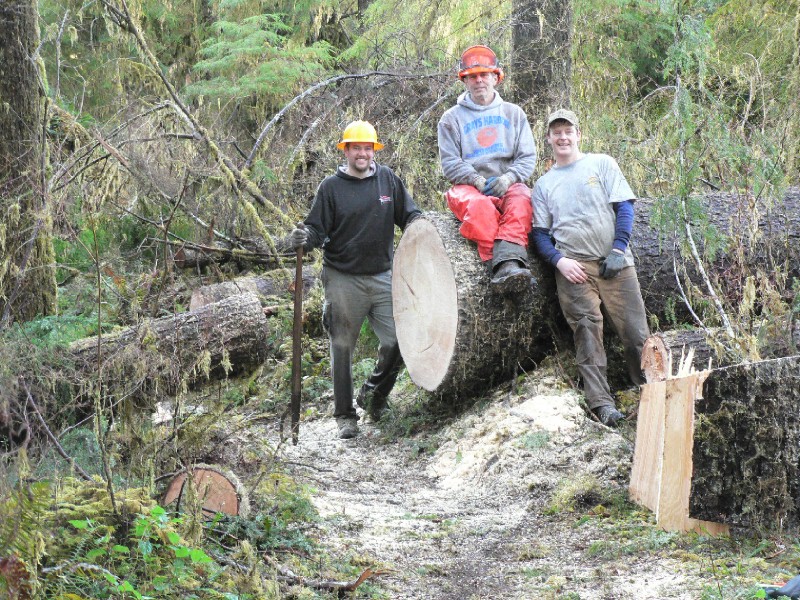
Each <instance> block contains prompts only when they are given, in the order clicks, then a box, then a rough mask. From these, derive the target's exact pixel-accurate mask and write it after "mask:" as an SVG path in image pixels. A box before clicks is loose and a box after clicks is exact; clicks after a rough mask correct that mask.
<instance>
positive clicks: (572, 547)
mask: <svg viewBox="0 0 800 600" xmlns="http://www.w3.org/2000/svg"><path fill="white" fill-rule="evenodd" d="M557 389H558V382H557V380H555V379H548V378H547V377H543V378H539V379H537V378H535V377H534V378H529V379H528V381H527V383H525V384H524V385H523V387H522V389H521V390H519V392H520V393H519V394H518V395H515V396H513V397H512V398H508V397H507V395H503V396H500V395H499V394H498V398H497V399H496V401H494V402H491V403H490V404H489V405H488V407H486V408H484V409H481V410H479V409H476V410H473V411H471V412H469V413H467V414H465V415H464V416H462V417H461V418H460V419H458V420H457V421H456V422H454V423H451V424H449V425H448V426H447V427H446V428H445V429H443V430H442V431H440V432H439V433H438V434H437V438H436V440H431V439H409V438H397V439H394V440H390V441H388V442H387V441H386V439H385V436H381V432H380V429H379V427H380V426H379V425H374V424H371V423H369V422H368V421H367V420H366V419H364V418H362V420H361V421H360V427H361V434H360V435H359V436H358V437H357V438H355V439H353V440H347V441H342V440H339V439H337V437H336V425H335V422H334V420H333V419H332V418H331V417H330V416H325V417H319V418H316V419H313V420H306V421H303V423H302V426H301V439H300V444H299V445H298V446H296V447H292V446H288V447H285V451H284V459H285V460H286V461H287V462H288V464H289V465H290V468H291V469H292V470H293V471H294V475H295V476H296V477H297V478H298V479H300V480H306V481H309V482H310V483H312V484H313V485H314V486H315V487H316V488H317V490H318V492H317V494H315V496H314V499H313V502H314V504H315V506H316V508H317V510H318V511H319V513H320V515H322V517H323V519H324V523H323V525H322V539H321V542H322V543H323V544H325V545H326V546H327V547H328V548H330V551H331V552H333V553H340V554H344V553H351V554H353V555H356V556H358V557H359V560H360V561H362V562H363V563H364V566H365V567H366V566H373V567H382V568H386V569H390V570H391V572H390V573H389V574H386V575H381V576H380V582H381V585H382V586H383V588H384V589H386V590H387V593H388V597H390V598H397V599H404V600H412V599H427V600H429V599H438V600H450V599H452V600H457V599H458V600H466V599H478V598H492V599H506V598H507V599H519V600H521V599H531V598H572V599H577V598H580V599H581V600H593V599H611V598H621V599H622V598H624V599H633V598H635V599H639V600H641V599H648V598H652V599H656V598H659V599H661V598H684V599H696V598H700V597H701V592H700V590H701V589H702V587H703V585H704V584H708V580H707V579H705V578H704V577H703V576H702V574H700V573H691V574H690V573H684V572H682V571H683V570H684V569H685V568H684V567H682V566H681V563H680V562H679V561H678V560H675V559H672V558H670V557H669V556H666V554H668V553H664V552H663V549H661V550H659V548H660V546H659V545H658V544H653V545H654V546H655V547H656V549H654V550H652V551H648V550H647V549H646V546H647V542H645V541H642V540H639V541H638V542H636V541H635V540H632V541H631V544H632V549H631V550H630V551H623V552H621V548H620V546H619V545H620V544H623V543H624V540H623V538H624V534H623V535H620V534H621V533H622V532H619V531H617V530H616V527H617V526H616V525H615V523H614V521H613V520H612V519H611V512H610V508H609V507H608V506H605V505H604V504H603V503H604V502H606V501H608V498H609V495H613V494H616V496H617V497H623V496H624V494H625V489H626V488H627V477H628V474H629V470H630V460H631V452H632V447H631V442H630V440H627V439H626V437H631V436H632V425H626V426H627V428H628V431H627V434H626V431H625V429H623V432H622V434H620V433H618V432H615V431H612V430H609V429H607V428H605V427H603V426H601V425H599V424H597V423H595V422H592V421H590V420H588V419H587V418H586V416H585V414H584V412H583V411H582V410H581V408H580V407H579V405H578V399H577V396H576V394H575V392H573V391H572V390H562V391H555V392H553V391H552V390H557ZM400 410H402V407H401V408H400ZM389 418H392V417H391V416H389ZM435 442H438V447H437V448H436V449H435V451H433V452H432V453H431V452H422V453H421V452H420V447H423V448H426V447H428V446H429V445H431V444H432V443H435ZM309 465H313V468H311V467H309ZM592 481H594V482H595V483H594V485H592V484H591V483H590V482H592ZM570 483H572V484H573V485H574V488H575V489H577V490H579V491H578V492H573V493H572V495H570V494H569V493H562V490H564V489H566V486H567V485H568V484H570ZM559 496H563V497H564V498H565V499H564V500H563V501H562V503H561V504H557V503H555V499H556V498H558V497H559ZM554 507H555V508H554ZM642 520H643V526H644V527H645V529H649V533H648V535H651V536H653V538H654V539H658V538H659V536H666V535H668V534H664V533H663V532H660V531H658V530H657V529H656V528H655V526H654V525H653V523H652V521H653V520H652V516H650V515H648V514H647V511H643V513H642ZM639 535H641V534H639ZM637 544H638V545H637ZM633 548H635V552H634V550H633ZM695 569H696V567H695Z"/></svg>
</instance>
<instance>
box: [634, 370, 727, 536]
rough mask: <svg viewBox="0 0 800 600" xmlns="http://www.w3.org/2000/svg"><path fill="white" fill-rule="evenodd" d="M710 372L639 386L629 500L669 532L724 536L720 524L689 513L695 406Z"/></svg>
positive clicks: (724, 526) (725, 526)
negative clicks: (651, 515)
mask: <svg viewBox="0 0 800 600" xmlns="http://www.w3.org/2000/svg"><path fill="white" fill-rule="evenodd" d="M708 374H709V371H702V372H699V373H692V374H691V375H687V376H684V377H680V378H671V379H668V380H665V381H657V382H654V383H648V384H646V385H644V386H642V401H641V403H640V408H639V416H638V419H639V420H638V422H637V428H636V445H635V449H634V459H633V468H632V470H631V483H630V487H629V493H630V496H631V500H633V501H634V502H636V503H638V504H641V505H642V506H645V507H647V508H649V509H651V510H653V511H654V512H655V513H656V522H657V524H658V526H659V527H662V528H663V529H665V530H667V531H697V532H704V533H708V534H712V535H718V534H724V533H727V532H728V526H727V525H726V524H724V523H714V522H707V521H702V520H698V519H694V518H692V517H690V515H689V497H690V493H691V475H692V441H693V435H694V402H695V399H696V398H697V397H698V396H699V394H700V393H701V391H702V386H703V381H704V380H705V378H706V377H707V376H708Z"/></svg>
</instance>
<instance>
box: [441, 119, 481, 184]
mask: <svg viewBox="0 0 800 600" xmlns="http://www.w3.org/2000/svg"><path fill="white" fill-rule="evenodd" d="M438 141H439V161H440V162H441V164H442V173H443V174H444V176H445V177H446V178H447V179H448V180H449V181H450V182H451V183H453V184H465V185H475V183H476V182H477V180H478V179H479V178H480V177H481V176H480V175H479V174H478V172H477V171H476V170H475V168H474V167H473V166H472V165H471V164H469V163H468V162H467V161H465V160H464V159H463V158H461V131H460V130H459V128H458V123H457V122H456V121H455V119H451V118H449V117H448V113H445V114H444V115H442V118H441V119H440V120H439V127H438Z"/></svg>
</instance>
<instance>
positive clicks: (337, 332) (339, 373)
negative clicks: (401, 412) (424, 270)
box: [322, 266, 403, 418]
mask: <svg viewBox="0 0 800 600" xmlns="http://www.w3.org/2000/svg"><path fill="white" fill-rule="evenodd" d="M322 285H323V286H324V288H325V305H324V307H323V313H322V324H323V326H324V327H325V330H326V331H327V332H328V336H329V337H330V347H331V371H332V374H333V398H334V412H333V416H334V417H352V418H356V410H355V408H354V407H353V365H352V362H353V350H355V347H356V342H357V341H358V334H359V333H360V332H361V325H362V323H363V322H364V319H365V318H366V319H369V324H370V325H371V326H372V330H373V331H374V332H375V335H377V336H378V340H379V342H380V344H379V347H378V362H377V364H376V365H375V369H374V370H373V372H372V374H371V375H370V377H369V378H368V379H367V381H366V382H365V383H364V387H365V388H367V389H368V390H375V391H376V392H377V393H379V394H382V395H384V396H388V395H389V392H391V391H392V388H393V387H394V383H395V381H396V380H397V374H398V372H399V371H400V368H401V367H402V366H403V359H402V357H401V356H400V347H399V345H398V344H397V334H396V333H395V329H394V316H393V315H392V272H391V271H385V272H383V273H379V274H377V275H351V274H349V273H343V272H342V271H337V270H336V269H332V268H331V267H328V266H326V267H324V268H323V269H322Z"/></svg>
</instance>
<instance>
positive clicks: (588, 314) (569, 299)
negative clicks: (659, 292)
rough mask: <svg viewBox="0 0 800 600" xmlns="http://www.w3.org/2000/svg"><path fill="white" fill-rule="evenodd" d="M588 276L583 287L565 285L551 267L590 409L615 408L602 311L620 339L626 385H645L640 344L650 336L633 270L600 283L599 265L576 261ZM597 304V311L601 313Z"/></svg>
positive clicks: (629, 269) (580, 285)
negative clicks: (624, 364) (625, 372)
mask: <svg viewBox="0 0 800 600" xmlns="http://www.w3.org/2000/svg"><path fill="white" fill-rule="evenodd" d="M580 262H581V264H582V265H583V266H584V268H585V269H586V273H587V274H588V275H589V279H588V280H587V281H586V283H570V282H569V281H568V280H567V279H566V278H565V277H564V276H563V275H562V274H561V273H560V272H559V271H558V270H557V269H556V284H557V285H558V301H559V303H560V304H561V310H562V311H563V313H564V317H566V319H567V323H569V326H570V327H571V328H572V332H573V336H574V338H575V353H576V361H577V363H578V373H580V375H581V377H582V378H583V391H584V394H585V396H586V403H587V404H588V405H589V408H591V409H594V408H597V407H599V406H604V405H611V406H614V399H613V397H612V396H611V390H610V389H609V387H608V379H607V378H606V370H607V362H606V351H605V348H603V312H605V314H606V315H607V316H608V318H609V320H610V321H611V326H612V328H613V329H614V331H615V332H616V333H617V335H619V337H620V339H621V340H622V345H623V347H624V350H625V362H626V364H627V367H628V374H629V375H630V378H631V381H633V383H635V384H637V385H641V384H643V383H645V380H644V377H643V375H642V368H641V360H642V347H643V346H644V341H645V340H646V339H647V337H648V336H649V335H650V331H649V329H648V327H647V315H646V314H645V309H644V301H643V300H642V292H641V290H640V289H639V280H638V279H637V277H636V269H635V268H634V267H626V268H624V269H623V270H622V271H621V272H620V273H619V275H617V276H616V277H614V278H613V279H602V278H601V277H600V275H599V269H600V264H599V261H580ZM601 305H602V309H601Z"/></svg>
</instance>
